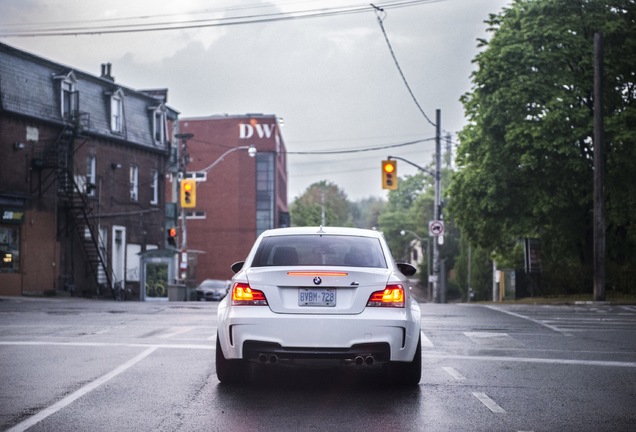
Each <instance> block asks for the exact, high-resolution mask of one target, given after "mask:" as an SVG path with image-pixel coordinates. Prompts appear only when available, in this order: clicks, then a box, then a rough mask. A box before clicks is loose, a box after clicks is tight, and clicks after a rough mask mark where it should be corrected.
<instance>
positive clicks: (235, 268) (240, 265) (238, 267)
mask: <svg viewBox="0 0 636 432" xmlns="http://www.w3.org/2000/svg"><path fill="white" fill-rule="evenodd" d="M243 265H245V261H238V262H235V263H234V264H232V265H231V266H230V268H231V269H232V271H233V272H234V273H238V272H240V271H241V269H242V268H243Z"/></svg>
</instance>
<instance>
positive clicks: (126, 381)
mask: <svg viewBox="0 0 636 432" xmlns="http://www.w3.org/2000/svg"><path fill="white" fill-rule="evenodd" d="M216 307H217V304H216V303H198V302H193V303H180V302H170V303H168V302H147V303H140V302H120V303H117V302H110V301H93V300H81V299H30V298H1V299H0V430H12V431H21V430H29V431H74V432H77V431H112V430H117V431H246V432H247V431H250V432H251V431H331V432H333V431H354V430H355V431H365V432H374V431H578V432H580V431H633V430H635V428H636V427H635V426H634V425H635V424H636V408H635V407H636V307H634V306H593V305H589V306H518V305H465V304H463V305H435V304H423V305H422V309H423V319H422V326H423V353H422V356H423V371H422V381H421V383H420V385H419V387H416V388H408V389H400V388H393V387H388V386H386V385H380V384H377V383H376V381H375V378H379V377H377V376H375V375H373V374H362V375H359V374H352V373H349V372H350V371H323V372H320V373H319V372H315V371H314V372H310V371H294V372H289V371H274V372H273V373H271V372H270V371H268V370H264V371H263V370H261V371H255V374H254V376H253V381H252V382H251V383H249V384H245V385H241V386H225V385H221V384H219V382H218V380H217V379H216V375H215V372H214V343H215V334H216Z"/></svg>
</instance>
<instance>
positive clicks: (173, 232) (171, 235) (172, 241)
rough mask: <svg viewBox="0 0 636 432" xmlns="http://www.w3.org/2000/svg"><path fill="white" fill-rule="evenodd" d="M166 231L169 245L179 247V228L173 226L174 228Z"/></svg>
mask: <svg viewBox="0 0 636 432" xmlns="http://www.w3.org/2000/svg"><path fill="white" fill-rule="evenodd" d="M166 231H167V234H168V246H172V247H174V248H176V247H177V229H176V228H175V227H172V228H168V229H167V230H166Z"/></svg>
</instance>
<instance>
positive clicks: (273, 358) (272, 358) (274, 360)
mask: <svg viewBox="0 0 636 432" xmlns="http://www.w3.org/2000/svg"><path fill="white" fill-rule="evenodd" d="M269 362H270V363H272V364H274V363H278V356H277V355H271V356H269Z"/></svg>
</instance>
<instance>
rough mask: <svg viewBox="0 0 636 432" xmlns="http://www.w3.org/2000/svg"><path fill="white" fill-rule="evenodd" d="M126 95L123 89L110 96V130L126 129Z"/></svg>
mask: <svg viewBox="0 0 636 432" xmlns="http://www.w3.org/2000/svg"><path fill="white" fill-rule="evenodd" d="M123 119H124V97H123V93H122V92H121V90H119V91H117V92H116V93H115V94H113V95H112V96H111V97H110V130H111V131H112V132H118V133H120V132H122V131H123V130H124V127H123V125H124V121H123Z"/></svg>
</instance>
